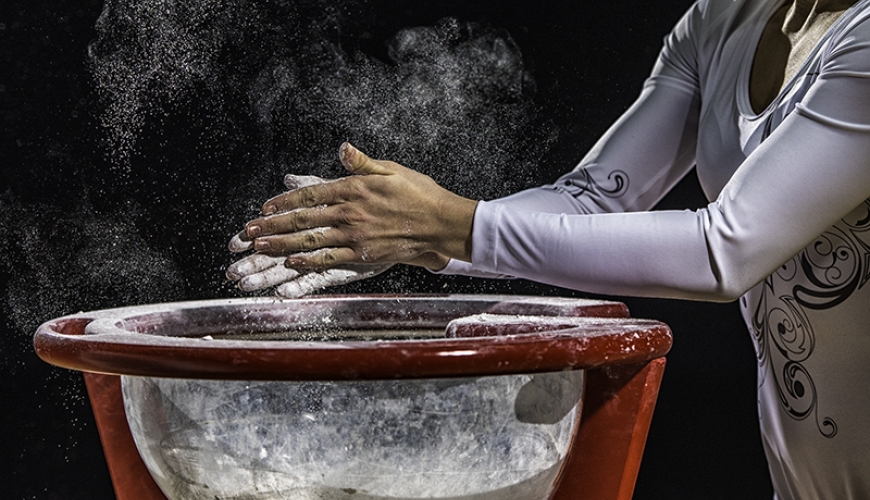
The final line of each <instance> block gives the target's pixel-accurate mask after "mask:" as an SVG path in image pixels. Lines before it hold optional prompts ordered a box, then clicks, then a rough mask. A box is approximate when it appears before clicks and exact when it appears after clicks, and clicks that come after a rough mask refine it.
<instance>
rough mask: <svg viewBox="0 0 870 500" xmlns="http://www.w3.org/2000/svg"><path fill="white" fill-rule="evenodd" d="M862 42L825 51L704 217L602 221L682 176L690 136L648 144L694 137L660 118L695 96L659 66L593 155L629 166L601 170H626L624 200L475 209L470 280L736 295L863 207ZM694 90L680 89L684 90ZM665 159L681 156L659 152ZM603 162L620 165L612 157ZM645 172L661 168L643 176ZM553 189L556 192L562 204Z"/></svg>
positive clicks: (853, 34)
mask: <svg viewBox="0 0 870 500" xmlns="http://www.w3.org/2000/svg"><path fill="white" fill-rule="evenodd" d="M687 22H689V21H687V20H686V18H684V21H683V22H682V23H683V24H686V23H687ZM678 31H679V29H678V30H676V32H678ZM868 40H870V22H863V23H858V24H857V25H855V26H850V27H848V29H846V30H844V31H842V32H841V34H840V35H839V38H838V40H833V41H831V42H830V44H829V45H830V47H829V49H828V51H827V52H826V53H825V54H824V55H823V57H822V64H821V68H820V75H819V76H818V79H817V80H816V81H815V83H813V85H812V87H811V88H810V89H809V90H808V92H807V93H806V95H805V97H804V98H803V100H802V101H801V102H800V103H798V104H797V105H796V106H795V108H794V110H793V112H791V113H789V114H788V115H787V116H786V117H785V118H784V119H783V120H782V122H781V123H779V124H778V126H777V127H776V128H775V130H774V131H773V132H772V134H770V136H769V137H767V139H766V140H765V141H764V142H762V143H761V144H760V146H758V147H757V148H755V149H754V150H753V151H752V152H751V153H750V154H749V155H748V156H747V157H746V159H745V161H743V163H742V164H741V165H740V166H739V168H738V169H737V170H736V172H734V174H733V175H732V176H731V178H730V180H729V181H728V182H727V184H726V185H725V186H724V188H723V189H722V190H721V191H720V194H719V196H718V198H717V199H716V200H715V201H714V202H712V203H711V204H710V205H709V206H708V207H706V208H705V209H702V210H698V211H682V212H635V213H607V214H602V213H600V212H617V211H618V210H645V209H647V208H649V206H650V204H651V203H652V202H654V201H655V200H657V199H658V196H659V195H660V194H661V192H663V191H666V189H668V188H669V187H670V186H669V184H670V183H671V182H672V180H673V179H678V178H679V176H680V175H681V174H679V172H681V171H682V169H683V168H685V164H684V163H681V161H680V160H681V159H685V158H689V156H690V155H689V154H688V153H687V152H683V151H682V149H681V148H679V147H678V146H679V144H682V143H684V142H686V136H687V135H690V134H686V133H683V134H678V135H679V137H680V139H679V140H678V141H676V142H670V143H667V144H665V145H664V147H663V146H662V144H661V143H657V142H656V141H657V140H661V138H662V137H663V136H665V137H667V134H662V133H661V132H660V130H661V129H662V128H667V127H670V128H673V127H674V126H676V128H677V129H680V128H689V127H690V126H691V124H692V121H693V118H691V117H690V118H688V119H686V120H683V121H673V118H672V117H670V116H669V115H667V116H669V118H668V119H667V120H666V119H663V118H662V116H663V113H664V114H668V113H671V114H674V113H677V110H679V109H684V110H688V109H691V108H692V105H691V104H690V102H691V101H692V99H694V97H692V96H691V94H690V93H689V92H685V91H683V90H682V89H680V88H678V87H679V86H677V85H661V84H660V83H661V81H662V78H661V77H660V76H659V75H664V76H665V77H667V78H668V79H669V78H671V75H672V74H674V73H675V72H676V71H677V70H673V69H672V67H671V66H669V65H667V64H662V62H661V61H662V60H661V59H660V63H659V64H658V65H657V71H658V72H659V73H658V74H656V73H655V72H654V75H653V77H652V78H651V80H650V82H652V83H650V82H648V83H647V87H646V89H645V90H644V93H643V94H642V95H641V98H640V99H639V101H638V103H637V104H636V105H635V106H634V107H633V108H632V110H629V112H628V113H627V116H626V117H624V119H623V120H620V122H621V123H617V124H616V125H615V127H614V129H611V131H610V132H608V134H607V135H605V137H604V138H603V139H602V140H603V141H604V142H603V143H599V146H596V149H594V150H593V152H592V153H590V155H591V156H592V157H593V160H594V161H592V162H590V164H592V165H595V167H596V168H598V166H599V165H600V164H601V163H602V162H600V161H598V159H600V158H604V157H606V158H608V161H622V160H623V159H625V161H634V162H635V163H631V164H628V163H627V164H625V165H624V166H620V167H619V168H618V169H617V168H615V167H607V168H606V169H605V170H609V171H610V172H614V171H616V170H620V171H623V172H626V174H627V175H626V176H627V179H628V182H629V185H628V187H627V189H624V190H625V193H624V194H623V195H622V196H620V197H619V199H620V200H627V201H625V202H623V203H622V204H620V203H618V202H617V203H616V204H613V203H612V201H611V200H612V199H611V198H609V197H607V196H606V195H607V190H604V196H603V197H602V196H597V197H596V196H590V195H584V196H581V197H580V199H578V200H577V202H576V203H575V202H573V201H571V200H563V201H561V202H556V201H554V200H553V201H551V200H549V199H548V200H547V201H545V202H540V201H537V199H538V198H537V197H535V196H531V195H530V194H527V193H524V194H522V195H520V196H518V197H517V198H516V199H517V200H519V201H520V202H519V203H512V200H511V199H510V198H508V199H506V200H504V201H498V202H490V203H487V202H481V203H480V204H479V206H478V209H477V211H476V213H475V219H474V229H473V253H472V264H471V266H470V268H471V270H473V271H475V272H479V273H496V274H507V275H511V276H516V277H522V278H528V279H533V280H535V281H540V282H545V283H549V284H554V285H559V286H563V287H569V288H575V289H581V290H585V291H590V292H599V293H610V294H621V295H642V296H657V297H678V298H687V299H703V300H732V299H735V298H737V297H739V296H740V295H741V294H742V293H744V292H745V291H746V290H748V289H749V288H751V287H752V286H754V285H755V284H756V283H758V282H760V281H761V280H763V279H764V278H765V277H766V276H768V275H769V274H770V273H771V272H773V271H774V270H776V269H777V268H778V267H779V266H780V265H782V263H784V262H785V261H787V260H788V259H790V258H791V257H792V256H794V255H795V254H796V253H798V252H800V251H801V250H802V249H804V248H805V247H806V246H807V245H809V244H811V243H813V241H814V240H815V239H816V238H817V237H818V236H819V235H820V234H822V233H823V232H824V231H825V230H826V229H828V228H829V227H831V226H832V225H833V224H834V223H836V222H837V221H839V220H841V219H842V218H844V217H846V216H847V214H849V213H850V212H851V211H852V210H853V209H855V208H856V207H858V206H860V205H861V204H862V203H863V202H864V201H865V200H866V199H867V198H868V197H870V113H868V112H867V110H868V109H870V46H868V44H870V42H868ZM666 48H667V46H666ZM657 80H658V81H657ZM691 81H692V79H691V77H686V78H684V79H683V83H684V84H686V85H688V84H690V83H691ZM662 103H667V104H666V105H665V104H662ZM646 106H649V108H647V107H646ZM648 109H649V111H648V113H649V114H647V110H648ZM656 117H658V119H655V118H656ZM674 124H676V125H674ZM626 127H630V129H629V128H626ZM735 127H736V125H735ZM648 129H659V131H657V130H652V131H651V130H648ZM623 130H635V131H636V132H634V133H633V134H623V133H622V131H623ZM638 131H639V132H638ZM653 137H655V138H657V139H652V138H653ZM623 149H626V150H631V151H634V152H635V153H634V154H635V155H637V156H638V157H639V158H638V159H633V157H632V156H631V155H630V154H627V153H622V152H621V151H622V150H623ZM662 149H664V151H671V152H676V153H673V154H671V155H662V154H659V153H658V152H659V151H661V150H662ZM611 150H612V151H614V153H613V154H614V156H608V154H609V152H610V151H611ZM668 156H670V157H671V158H672V159H671V160H667V157H668ZM614 157H616V159H614ZM588 158H589V157H587V159H588ZM626 158H627V159H626ZM586 161H587V160H584V162H586ZM652 162H659V163H655V164H653V166H652V167H650V163H652ZM639 164H640V165H639ZM643 172H652V173H649V174H644V173H643ZM574 175H577V174H576V172H575V173H574ZM581 175H585V174H581ZM632 177H635V178H638V179H640V181H639V182H640V183H641V184H642V187H641V188H640V189H639V190H638V191H637V192H635V194H630V193H632V189H633V186H632V183H636V182H638V181H635V180H634V179H633V178H632ZM596 182H597V183H598V184H599V185H601V184H603V183H600V182H598V181H596ZM556 186H557V187H555V188H550V189H551V190H554V191H556V192H558V191H559V189H558V186H559V183H558V182H557V184H556ZM614 187H615V186H614ZM645 189H649V190H651V191H652V192H653V194H650V195H647V194H646V193H644V192H643V191H644V190H645ZM527 197H531V198H535V199H536V201H529V202H527V201H526V199H527ZM544 198H545V197H544V196H542V197H541V198H540V199H544ZM562 198H564V196H563V197H562ZM572 207H573V209H572ZM550 208H552V209H553V210H550ZM548 212H550V213H548Z"/></svg>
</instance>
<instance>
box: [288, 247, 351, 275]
mask: <svg viewBox="0 0 870 500" xmlns="http://www.w3.org/2000/svg"><path fill="white" fill-rule="evenodd" d="M358 260H359V259H358V258H357V256H356V252H354V251H353V250H352V249H350V248H347V247H341V248H321V249H320V250H316V251H313V252H299V253H294V254H293V255H290V256H289V257H287V260H285V261H284V265H285V266H286V267H289V268H291V269H296V270H298V271H311V270H323V269H329V268H332V267H336V266H341V265H345V264H358V262H357V261H358Z"/></svg>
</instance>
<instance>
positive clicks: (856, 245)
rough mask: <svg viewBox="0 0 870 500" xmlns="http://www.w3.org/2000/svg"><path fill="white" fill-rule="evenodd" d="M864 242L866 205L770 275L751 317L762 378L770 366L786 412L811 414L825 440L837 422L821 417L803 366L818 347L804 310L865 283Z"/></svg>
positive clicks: (869, 274)
mask: <svg viewBox="0 0 870 500" xmlns="http://www.w3.org/2000/svg"><path fill="white" fill-rule="evenodd" d="M865 238H870V200H868V201H865V202H864V204H862V205H861V207H859V208H858V209H856V210H855V211H853V212H852V213H851V214H850V215H849V216H847V217H846V218H844V219H843V220H842V221H840V223H838V224H837V225H835V226H834V227H832V228H831V229H829V230H828V231H826V232H825V233H824V234H822V235H821V236H819V237H818V238H817V239H816V240H815V241H814V242H813V243H812V244H811V245H810V246H808V247H807V248H806V249H805V250H804V251H802V252H801V253H800V254H798V255H796V256H795V257H794V258H792V259H791V260H789V261H788V262H786V263H785V264H784V265H783V266H782V267H781V268H780V269H779V270H777V272H775V273H773V274H771V275H770V276H769V277H768V278H767V279H766V280H765V282H764V284H763V287H762V290H761V294H760V297H759V300H758V304H757V305H756V308H755V312H754V314H753V322H752V323H753V324H752V326H753V336H754V339H755V343H756V348H757V355H758V362H759V365H760V366H761V367H762V370H761V373H762V377H765V374H766V373H768V370H767V369H766V368H767V367H768V366H769V367H770V371H769V373H771V374H772V376H773V377H774V385H775V387H776V389H777V392H778V394H779V398H780V403H781V404H782V406H783V408H784V409H785V411H786V413H787V414H788V415H789V416H790V417H792V418H794V419H795V420H804V419H806V418H808V417H809V416H810V415H813V416H814V418H815V421H816V426H817V427H818V429H819V432H820V433H821V434H822V435H823V436H825V437H828V438H832V437H834V436H835V435H836V434H837V423H836V422H835V421H834V420H833V419H832V418H830V417H821V416H820V415H819V408H818V394H817V393H816V386H815V384H814V383H813V378H812V375H811V374H810V373H809V371H808V370H807V369H806V367H805V366H804V362H805V361H806V360H807V359H809V357H810V356H811V355H812V353H813V350H814V349H815V345H816V336H815V332H814V331H813V325H812V324H811V323H810V321H809V318H808V316H807V310H820V309H830V308H832V307H835V306H837V305H838V304H841V303H842V302H843V301H845V300H846V299H848V298H849V297H850V296H851V295H852V294H853V293H854V292H855V291H856V290H858V289H860V288H862V287H863V286H864V285H865V284H866V283H867V281H868V279H870V245H868V243H867V242H866V241H865ZM798 276H800V277H801V278H802V279H801V280H800V281H801V283H800V284H797V283H795V281H796V278H797V277H798ZM763 383H764V378H762V379H761V380H759V384H763Z"/></svg>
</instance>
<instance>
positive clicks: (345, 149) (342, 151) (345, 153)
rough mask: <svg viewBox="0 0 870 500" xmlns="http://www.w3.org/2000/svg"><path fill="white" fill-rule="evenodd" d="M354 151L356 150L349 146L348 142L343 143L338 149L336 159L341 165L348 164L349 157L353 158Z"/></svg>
mask: <svg viewBox="0 0 870 500" xmlns="http://www.w3.org/2000/svg"><path fill="white" fill-rule="evenodd" d="M355 151H356V148H354V147H353V146H351V144H350V143H349V142H343V143H342V144H341V146H340V147H339V148H338V157H339V158H340V159H341V161H342V162H343V163H350V159H351V157H353V153H354V152H355Z"/></svg>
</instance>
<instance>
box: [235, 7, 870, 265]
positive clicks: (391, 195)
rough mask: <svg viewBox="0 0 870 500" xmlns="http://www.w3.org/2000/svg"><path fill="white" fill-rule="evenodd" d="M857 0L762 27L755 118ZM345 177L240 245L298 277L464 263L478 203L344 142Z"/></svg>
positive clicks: (753, 84)
mask: <svg viewBox="0 0 870 500" xmlns="http://www.w3.org/2000/svg"><path fill="white" fill-rule="evenodd" d="M856 1H857V0H795V1H794V2H791V3H786V4H785V5H784V6H783V7H782V8H780V9H779V10H778V11H777V12H776V13H775V14H774V15H773V16H772V17H771V19H770V21H769V22H768V24H767V26H766V28H765V30H764V32H763V34H762V36H761V39H760V41H759V44H758V47H757V50H756V54H755V60H754V62H753V67H752V73H751V78H750V100H751V103H752V106H753V108H754V109H755V110H756V111H757V112H760V111H762V110H763V109H764V108H765V107H766V106H767V105H768V104H770V102H771V101H773V99H774V98H776V96H777V95H778V94H779V93H780V92H781V91H782V90H783V88H784V87H785V86H786V85H788V82H789V81H790V79H791V78H792V77H793V76H794V75H795V74H796V72H797V71H798V70H799V69H800V66H801V65H802V64H803V62H804V61H805V60H806V57H807V55H808V54H809V51H810V50H811V49H812V48H813V47H814V46H815V45H816V44H817V43H818V42H819V40H820V39H821V37H822V36H823V35H824V33H825V31H826V30H827V29H828V28H830V26H831V24H833V22H834V21H836V19H837V18H838V17H839V16H840V15H842V13H843V12H844V11H845V10H846V9H847V8H848V7H850V6H851V5H852V4H854V3H855V2H856ZM339 158H340V159H341V162H342V164H343V165H344V166H345V168H347V170H348V171H350V172H351V173H352V174H354V175H351V176H349V177H345V178H343V179H339V180H336V181H331V182H328V183H325V184H319V185H314V186H309V187H303V188H300V189H296V190H293V191H290V192H288V193H284V194H282V195H280V196H278V197H275V198H272V199H271V200H269V201H267V202H266V203H265V204H264V205H263V215H264V216H263V217H260V218H258V219H255V220H252V221H250V222H249V223H248V224H247V225H246V226H245V229H244V231H243V233H242V239H244V240H247V241H251V240H252V241H253V246H254V249H255V250H257V251H258V252H261V253H265V254H268V255H272V256H288V257H287V260H286V261H285V265H286V266H287V267H289V268H292V269H297V270H300V271H308V270H322V269H328V268H331V267H334V266H339V265H346V264H375V263H379V264H382V263H405V264H412V265H419V266H425V267H428V268H430V269H433V270H438V269H441V268H443V267H444V266H445V265H446V264H447V261H448V260H449V259H450V258H454V259H459V260H463V261H466V262H468V261H470V260H471V248H472V247H471V245H472V243H471V231H472V223H473V219H474V210H475V208H476V206H477V202H475V201H473V200H470V199H467V198H463V197H461V196H458V195H456V194H454V193H451V192H450V191H447V190H445V189H444V188H442V187H441V186H439V185H437V184H436V183H435V182H434V181H433V180H432V179H431V178H429V177H428V176H425V175H423V174H420V173H418V172H415V171H413V170H410V169H408V168H405V167H403V166H401V165H399V164H397V163H394V162H390V161H382V160H373V159H371V158H369V157H368V156H366V155H365V154H364V153H362V152H361V151H358V150H357V149H356V148H354V147H353V146H351V145H350V144H348V143H344V144H342V146H341V148H340V149H339Z"/></svg>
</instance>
